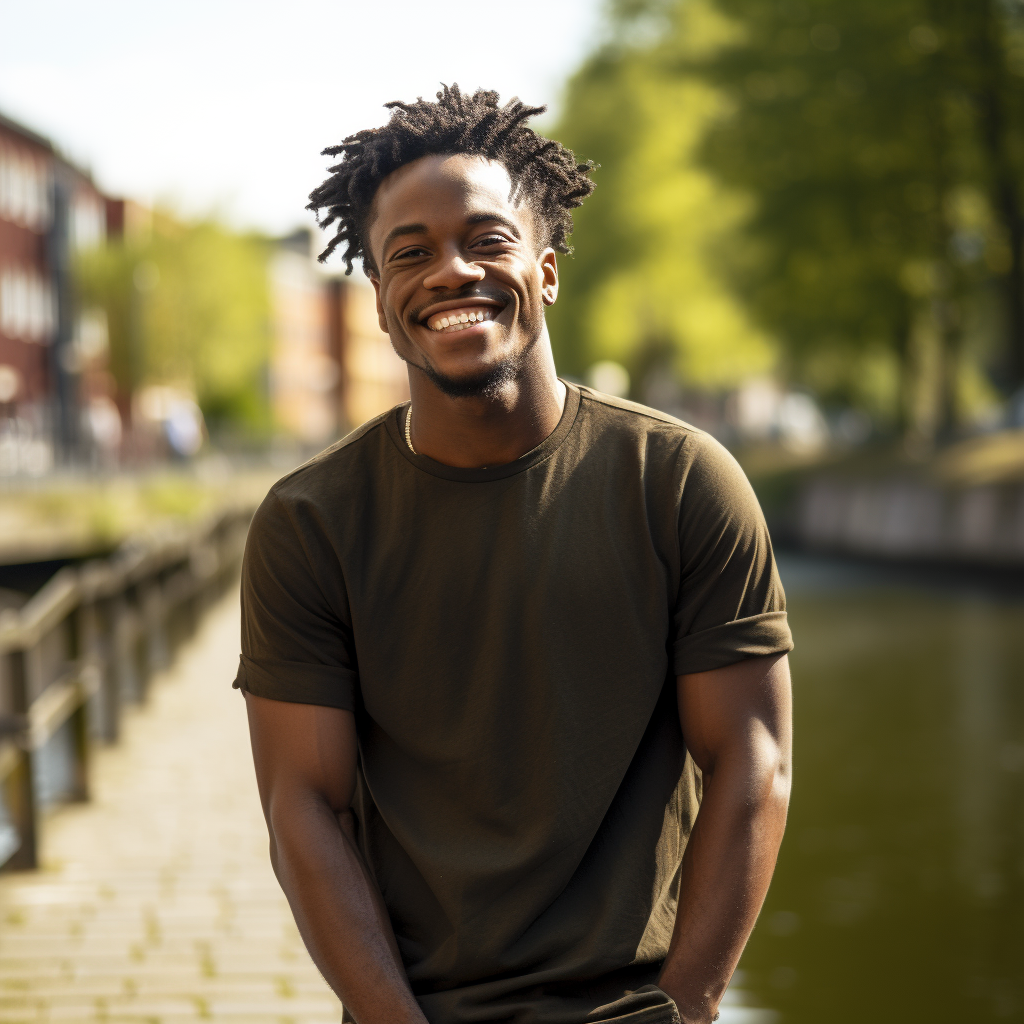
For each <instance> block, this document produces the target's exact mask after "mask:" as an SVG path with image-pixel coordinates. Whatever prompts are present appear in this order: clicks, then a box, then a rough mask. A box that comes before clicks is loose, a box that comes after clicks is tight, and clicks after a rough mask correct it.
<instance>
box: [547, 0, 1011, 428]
mask: <svg viewBox="0 0 1024 1024" xmlns="http://www.w3.org/2000/svg"><path fill="white" fill-rule="evenodd" d="M608 38H609V42H607V43H605V44H604V45H603V46H602V47H601V48H600V49H599V50H598V52H597V53H596V54H595V55H594V56H593V57H592V58H591V59H590V60H589V61H588V62H587V63H586V64H585V65H584V67H583V68H582V69H581V70H580V71H579V72H578V73H577V75H576V76H575V77H574V78H573V80H572V81H571V83H570V85H569V88H568V94H567V101H566V105H565V110H564V115H563V121H562V124H561V126H560V128H559V131H558V136H559V138H560V139H562V140H563V141H564V142H566V143H567V144H568V145H570V146H572V147H573V149H574V150H576V152H577V153H578V154H579V155H581V156H584V157H590V158H592V159H594V160H596V161H598V162H599V163H600V164H601V165H602V166H601V169H600V170H599V171H598V172H597V174H596V180H597V182H598V189H597V191H596V192H595V194H594V196H593V197H592V198H591V199H590V200H589V201H588V203H587V205H586V206H584V208H583V209H582V210H581V211H580V212H579V213H578V214H577V230H576V233H575V235H574V237H573V243H574V245H575V246H576V250H577V255H576V256H575V258H574V259H573V260H571V261H563V294H562V297H561V298H560V299H559V303H558V305H556V306H555V307H554V310H553V311H552V315H551V318H550V319H551V324H552V334H553V341H554V344H555V346H556V354H557V356H558V359H559V363H560V365H562V366H563V367H564V368H565V369H566V370H568V371H570V372H575V373H579V372H580V371H581V370H583V369H584V368H585V367H586V366H587V365H589V364H590V363H591V362H592V361H594V360H596V359H599V358H614V359H617V360H619V361H620V362H623V363H625V364H626V365H627V366H628V367H629V368H630V369H631V370H634V373H635V372H636V370H637V369H638V368H642V367H643V366H644V365H646V364H647V363H649V362H650V361H651V360H652V359H653V358H661V359H664V357H665V355H666V354H669V355H670V356H671V358H672V360H673V362H674V365H675V369H676V371H677V373H678V374H680V375H681V376H682V378H683V380H684V381H686V382H689V383H695V384H698V385H703V386H705V387H717V386H723V385H726V384H729V383H731V382H733V381H736V380H738V379H739V378H740V377H742V376H744V375H747V374H750V373H754V372H758V371H763V370H764V369H766V368H767V367H769V366H770V365H771V364H772V356H773V351H777V352H780V353H781V357H782V358H781V363H779V364H777V367H778V371H779V372H781V373H782V374H783V375H784V376H786V377H788V378H789V379H790V380H791V381H793V382H795V383H798V384H801V385H803V386H806V387H808V388H809V389H811V390H813V391H814V392H816V393H817V394H818V395H819V396H820V397H822V398H824V399H825V400H826V401H831V402H834V403H837V404H843V405H845V404H853V405H858V406H860V407H862V408H865V409H867V410H869V411H870V412H871V413H872V414H873V415H874V417H875V418H876V420H880V421H883V422H885V421H889V422H891V423H899V424H901V425H902V427H903V429H904V430H907V431H910V432H915V431H916V432H917V433H920V434H924V435H927V434H929V433H932V432H934V431H936V430H941V429H945V430H952V429H955V427H956V426H957V424H958V423H960V422H963V421H965V420H968V419H970V418H971V416H973V415H975V414H976V413H977V412H978V410H979V409H981V408H983V407H985V406H986V405H988V406H991V404H992V402H993V399H994V394H995V393H994V391H993V384H995V385H997V386H999V387H1002V388H1003V389H1004V391H1009V390H1012V389H1013V388H1015V387H1019V386H1021V385H1022V384H1024V212H1022V211H1024V195H1022V191H1021V190H1022V184H1024V4H1022V3H1021V0H886V2H885V3H878V2H877V0H609V4H608ZM723 282H728V286H726V285H725V284H723ZM773 346H774V348H773Z"/></svg>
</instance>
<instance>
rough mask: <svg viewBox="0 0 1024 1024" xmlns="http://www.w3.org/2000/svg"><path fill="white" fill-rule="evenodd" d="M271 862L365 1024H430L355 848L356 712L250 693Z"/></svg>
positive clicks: (320, 962) (318, 953)
mask: <svg viewBox="0 0 1024 1024" xmlns="http://www.w3.org/2000/svg"><path fill="white" fill-rule="evenodd" d="M245 703H246V708H247V710H248V713H249V734H250V737H251V739H252V753H253V760H254V762H255V764H256V780H257V782H258V784H259V790H260V800H261V801H262V803H263V813H264V815H265V817H266V819H267V827H268V829H269V830H270V859H271V862H272V863H273V865H274V872H275V873H276V874H277V878H278V881H279V882H280V883H281V888H282V889H284V892H285V895H286V896H287V897H288V902H289V904H290V905H291V908H292V913H293V914H294V915H295V921H296V923H297V924H298V926H299V931H300V932H301V933H302V938H303V941H304V942H305V943H306V948H307V949H308V950H309V953H310V956H312V958H313V960H314V962H315V963H316V965H317V967H319V968H320V972H321V974H323V976H324V978H326V979H327V983H328V984H329V985H330V986H331V988H333V989H334V991H335V992H336V993H337V994H338V997H339V998H340V999H341V1001H342V1002H343V1003H344V1004H345V1008H346V1009H347V1010H348V1012H349V1013H350V1014H351V1015H352V1016H353V1017H354V1018H355V1019H356V1020H357V1021H358V1022H359V1024H426V1018H425V1017H424V1016H423V1012H422V1011H421V1010H420V1008H419V1006H418V1005H417V1003H416V1000H415V999H414V998H413V994H412V990H411V989H410V987H409V980H408V978H407V977H406V974H405V969H404V967H403V966H402V958H401V956H400V955H399V953H398V946H397V944H396V943H395V936H394V932H393V931H392V929H391V922H390V920H389V918H388V914H387V910H386V909H385V907H384V901H383V900H382V899H381V895H380V892H379V890H378V889H377V885H376V883H375V882H374V880H373V877H372V875H371V874H370V872H369V871H368V869H367V867H366V865H365V864H364V863H363V859H362V857H361V856H360V854H359V851H358V849H357V847H356V845H355V842H354V828H353V822H352V815H351V812H350V810H349V805H350V802H351V800H352V794H353V791H354V789H355V773H356V728H355V719H354V717H353V715H352V713H351V712H349V711H341V710H338V709H337V708H327V707H319V706H316V705H312V704H289V703H285V702H283V701H276V700H267V699H265V698H263V697H256V696H254V695H253V694H251V693H246V695H245Z"/></svg>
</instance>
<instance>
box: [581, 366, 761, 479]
mask: <svg viewBox="0 0 1024 1024" xmlns="http://www.w3.org/2000/svg"><path fill="white" fill-rule="evenodd" d="M580 396H581V405H582V406H583V407H584V408H585V409H586V411H587V413H588V414H589V418H590V419H591V421H592V424H593V425H592V428H591V431H590V432H591V436H592V439H593V441H594V443H595V444H597V445H599V446H601V447H602V448H604V449H607V445H608V442H609V441H611V440H612V439H614V438H615V437H620V438H629V439H631V441H630V444H629V447H631V448H635V449H636V450H637V451H642V452H643V458H644V460H645V464H647V466H648V468H649V469H650V470H653V471H656V472H657V471H659V469H660V470H666V471H667V470H668V467H669V466H670V465H671V466H672V467H673V471H674V472H675V473H682V474H683V475H685V476H689V475H690V474H691V473H692V471H693V470H694V469H699V470H703V471H705V472H709V473H711V474H713V475H720V474H722V473H725V474H726V475H728V476H736V475H737V474H739V475H740V476H743V471H742V470H741V469H740V468H739V466H738V464H737V463H736V460H735V459H734V458H733V456H732V454H731V453H730V452H729V450H728V449H727V448H726V447H725V446H724V445H723V444H722V443H721V442H720V441H718V440H717V438H715V437H714V436H713V435H712V434H709V433H708V432H707V431H706V430H702V429H701V428H700V427H695V426H694V425H693V424H692V423H687V422H685V421H684V420H681V419H678V418H677V417H675V416H671V415H670V414H669V413H666V412H661V411H660V410H658V409H651V408H650V407H648V406H646V405H641V404H640V403H639V402H630V401H629V400H628V399H625V398H616V397H615V396H614V395H606V394H603V393H602V392H600V391H594V390H593V388H587V387H583V386H582V385H580ZM659 456H660V457H659ZM652 459H653V462H652V461H651V460H652ZM700 475H701V473H700V472H698V476H700ZM744 479H745V477H744Z"/></svg>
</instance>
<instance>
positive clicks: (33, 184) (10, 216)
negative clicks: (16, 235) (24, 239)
mask: <svg viewBox="0 0 1024 1024" xmlns="http://www.w3.org/2000/svg"><path fill="white" fill-rule="evenodd" d="M51 216H52V210H51V204H50V166H49V163H48V162H47V161H46V160H41V159H39V158H37V157H35V156H33V155H32V154H30V153H26V152H24V151H21V150H19V149H17V148H15V147H14V146H9V145H2V144H0V217H3V219H4V220H8V221H11V222H12V223H14V224H18V225H20V226H21V227H25V228H30V229H31V230H33V231H37V232H43V231H45V230H46V229H47V228H48V227H49V226H50V219H51Z"/></svg>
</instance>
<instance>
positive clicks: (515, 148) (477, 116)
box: [306, 85, 594, 275]
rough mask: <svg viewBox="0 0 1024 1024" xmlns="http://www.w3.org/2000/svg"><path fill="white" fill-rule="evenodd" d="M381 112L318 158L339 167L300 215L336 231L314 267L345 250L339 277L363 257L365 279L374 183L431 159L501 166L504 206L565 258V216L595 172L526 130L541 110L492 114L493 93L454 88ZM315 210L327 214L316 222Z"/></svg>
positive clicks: (515, 105)
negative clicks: (525, 216) (521, 204)
mask: <svg viewBox="0 0 1024 1024" xmlns="http://www.w3.org/2000/svg"><path fill="white" fill-rule="evenodd" d="M385 106H386V107H388V108H390V109H391V111H392V114H391V118H390V120H389V121H388V123H387V124H386V125H384V127H383V128H370V129H367V130H365V131H361V132H357V133H356V134H355V135H350V136H349V137H348V138H347V139H345V141H344V142H342V143H341V144H340V145H337V146H328V147H327V149H325V150H323V155H324V156H338V154H341V160H340V161H339V162H338V163H337V164H335V165H334V166H333V167H331V168H329V170H330V172H331V176H330V177H329V178H328V179H327V180H326V181H325V182H324V183H323V184H322V185H321V186H320V187H319V188H317V189H314V190H313V191H312V192H311V193H310V195H309V199H310V202H309V205H308V206H307V207H306V209H307V210H312V211H314V213H316V214H317V223H318V224H319V225H320V226H321V227H324V228H325V227H328V226H329V225H331V224H333V223H334V222H335V221H336V222H337V224H338V227H337V231H336V232H335V235H334V237H333V238H332V239H331V241H330V243H329V244H328V246H327V248H326V249H324V251H323V252H322V253H320V257H319V259H320V262H321V263H323V262H324V260H326V259H327V257H328V256H330V255H331V253H332V252H334V250H335V249H336V248H337V247H338V246H339V245H340V244H341V243H342V242H344V243H345V251H344V254H343V259H344V260H345V264H346V270H345V273H346V274H351V273H352V263H353V261H354V260H356V259H357V258H359V257H362V260H363V269H364V270H365V271H366V273H367V275H369V274H370V272H371V270H372V269H375V267H374V262H373V256H372V254H371V253H370V251H369V245H368V242H367V238H366V228H367V225H368V221H369V215H370V210H371V207H372V204H373V198H374V196H375V195H376V194H377V189H378V187H379V186H380V183H381V182H382V181H383V180H384V179H385V178H386V177H387V176H388V175H389V174H391V172H392V171H395V170H397V169H398V168H399V167H404V166H405V165H406V164H409V163H412V162H413V161H414V160H418V159H419V158H420V157H423V156H432V155H438V156H449V155H455V154H468V155H472V156H483V157H487V158H488V159H491V160H495V161H497V162H499V163H501V164H503V165H504V167H505V169H506V170H507V171H508V173H509V177H510V178H511V179H512V196H510V198H511V199H513V200H514V201H516V202H518V201H519V200H520V199H525V200H526V202H527V203H528V204H529V206H530V207H531V208H532V209H533V211H534V213H535V214H536V215H537V216H538V217H539V218H540V221H541V223H542V224H543V226H544V228H545V230H546V231H547V236H548V237H547V244H548V245H550V246H551V247H552V248H554V249H557V250H558V251H559V252H564V253H569V252H572V249H571V248H570V247H569V244H568V238H569V235H570V234H572V212H571V211H572V210H573V209H575V208H576V207H577V206H580V205H581V204H582V203H583V200H584V199H586V197H587V196H589V195H590V193H591V192H593V191H594V183H593V181H591V180H590V178H589V177H588V174H589V172H590V171H591V170H593V168H594V164H593V163H592V162H591V161H587V162H586V163H582V164H581V163H577V162H576V157H575V156H573V154H572V151H571V150H569V149H566V148H565V146H563V145H561V143H558V142H554V141H552V140H551V139H545V138H544V137H543V136H541V135H538V134H537V133H536V132H535V131H533V129H532V128H527V127H526V121H527V120H529V119H530V118H531V117H533V116H534V115H536V114H542V113H544V111H545V110H546V109H547V108H546V107H528V106H526V105H525V104H524V103H522V102H520V100H519V99H518V98H513V99H512V100H510V101H509V102H508V103H506V104H505V105H504V106H499V105H498V94H497V93H496V92H488V91H486V90H484V89H478V90H477V91H476V92H475V93H473V95H472V96H464V95H463V94H462V93H461V92H460V91H459V87H458V86H457V85H452V86H447V85H446V86H444V87H443V88H442V89H441V91H440V92H439V93H438V94H437V102H436V103H431V102H428V101H425V100H424V99H423V98H422V97H421V98H419V99H418V100H416V102H415V103H403V102H401V101H400V100H395V101H394V102H392V103H387V104H385ZM320 210H325V211H326V213H325V214H324V215H323V217H321V216H320V213H319V211H320Z"/></svg>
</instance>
